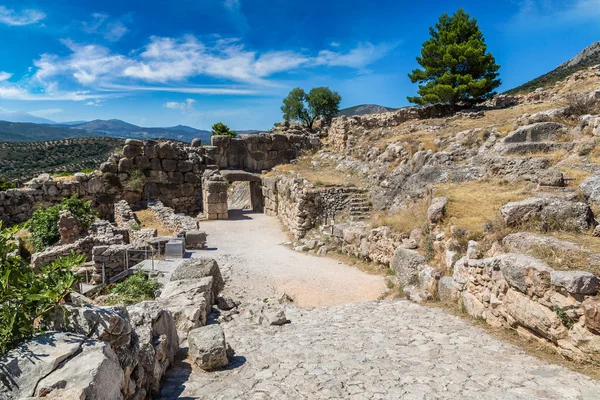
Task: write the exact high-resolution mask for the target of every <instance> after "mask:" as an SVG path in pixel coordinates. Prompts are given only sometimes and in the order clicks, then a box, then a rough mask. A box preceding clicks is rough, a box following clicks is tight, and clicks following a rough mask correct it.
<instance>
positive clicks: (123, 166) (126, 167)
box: [118, 158, 133, 172]
mask: <svg viewBox="0 0 600 400" xmlns="http://www.w3.org/2000/svg"><path fill="white" fill-rule="evenodd" d="M132 168H133V162H132V161H131V159H129V158H121V159H120V160H119V166H118V170H119V172H129V171H130V170H131V169H132Z"/></svg>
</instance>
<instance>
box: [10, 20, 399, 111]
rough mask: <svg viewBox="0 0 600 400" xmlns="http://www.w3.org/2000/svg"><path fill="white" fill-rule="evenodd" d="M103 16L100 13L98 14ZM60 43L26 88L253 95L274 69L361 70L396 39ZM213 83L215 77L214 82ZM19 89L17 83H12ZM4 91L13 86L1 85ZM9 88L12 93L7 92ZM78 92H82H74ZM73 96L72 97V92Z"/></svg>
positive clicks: (269, 82)
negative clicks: (350, 43) (253, 45)
mask: <svg viewBox="0 0 600 400" xmlns="http://www.w3.org/2000/svg"><path fill="white" fill-rule="evenodd" d="M96 18H97V19H99V20H102V18H104V17H103V15H97V16H96ZM93 28H94V27H93V26H90V29H93ZM62 43H63V44H64V45H65V46H66V47H67V48H68V49H69V50H70V53H69V54H67V55H66V56H58V55H56V54H42V55H41V56H40V57H39V59H38V60H35V61H34V65H35V67H36V69H35V73H34V75H33V78H31V79H30V80H29V81H28V84H29V87H31V86H35V85H37V86H38V87H40V86H41V87H42V88H43V89H44V94H45V95H51V94H52V93H54V94H57V95H58V94H59V93H60V94H61V95H62V96H65V95H66V94H65V93H63V92H60V91H59V90H58V84H57V82H61V85H65V84H71V85H72V84H73V83H75V84H76V85H78V87H79V88H84V89H85V90H86V91H87V92H86V93H87V94H86V96H89V97H88V98H89V99H93V98H100V97H101V96H96V97H94V92H95V93H98V92H102V91H109V92H115V91H124V92H131V91H165V92H179V93H195V94H210V95H219V94H222V95H252V94H257V93H264V92H265V90H266V89H267V88H269V87H279V86H280V85H279V84H278V83H277V82H276V81H274V80H273V76H274V75H276V74H278V73H284V72H291V71H296V70H299V69H309V68H316V67H346V68H352V69H356V70H359V71H363V72H364V71H365V68H366V67H368V65H370V64H371V63H373V62H375V61H377V60H378V59H380V58H382V57H384V56H385V55H387V54H388V53H389V52H390V51H391V50H393V49H394V48H395V47H396V46H397V44H387V43H383V44H372V43H369V42H365V43H359V44H358V45H357V46H356V47H354V48H347V47H345V46H342V45H340V46H339V48H336V49H335V51H333V50H321V51H318V52H316V53H314V52H313V53H312V54H310V52H309V51H307V50H304V51H292V50H283V51H276V50H274V51H267V52H262V53H259V52H256V51H252V50H249V49H247V48H246V47H245V46H244V45H243V44H242V43H241V42H240V41H239V39H235V38H225V39H224V38H219V39H217V40H213V41H211V42H206V41H201V40H199V39H198V38H197V37H195V36H192V35H186V36H183V37H181V38H169V37H155V36H153V37H151V38H150V39H149V42H148V44H147V45H146V46H144V47H143V48H141V49H133V50H131V51H129V52H127V53H126V55H123V54H117V53H113V52H112V51H111V50H110V49H109V48H108V47H105V46H103V45H98V44H81V43H76V42H74V41H72V40H70V39H64V40H63V41H62ZM198 77H208V78H212V79H213V80H216V81H217V82H219V81H220V82H223V81H224V82H226V83H227V82H229V83H228V84H226V85H224V84H219V85H214V84H213V85H211V84H209V85H193V84H191V82H193V80H195V79H196V78H198ZM215 83H216V82H215ZM17 89H19V90H20V88H17ZM4 90H5V94H4V96H8V95H12V96H17V94H16V93H14V91H13V90H14V88H10V87H5V88H4ZM11 93H12V94H11ZM78 96H81V95H78ZM73 97H76V96H75V95H73Z"/></svg>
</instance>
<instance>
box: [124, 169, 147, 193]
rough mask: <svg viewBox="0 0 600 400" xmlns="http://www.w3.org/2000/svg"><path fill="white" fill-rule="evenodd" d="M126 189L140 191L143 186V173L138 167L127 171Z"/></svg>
mask: <svg viewBox="0 0 600 400" xmlns="http://www.w3.org/2000/svg"><path fill="white" fill-rule="evenodd" d="M125 187H126V189H128V190H132V191H134V192H141V191H142V189H143V188H144V174H143V173H142V171H140V170H139V169H133V170H131V171H129V179H127V183H126V184H125Z"/></svg>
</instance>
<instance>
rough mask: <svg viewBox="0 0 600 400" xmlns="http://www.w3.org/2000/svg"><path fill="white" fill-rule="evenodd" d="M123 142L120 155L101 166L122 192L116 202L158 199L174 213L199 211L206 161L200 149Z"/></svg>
mask: <svg viewBox="0 0 600 400" xmlns="http://www.w3.org/2000/svg"><path fill="white" fill-rule="evenodd" d="M125 143H126V144H125V147H124V148H123V154H122V155H116V156H113V157H112V158H111V159H109V161H108V162H106V163H104V164H102V165H101V167H100V170H101V171H102V172H103V173H104V175H108V176H109V177H110V178H111V179H112V180H113V182H114V184H115V185H116V186H118V187H119V188H120V189H121V190H120V193H119V195H120V196H119V199H121V198H122V199H124V200H125V201H127V203H129V204H141V203H142V202H145V201H148V200H154V199H159V200H161V201H162V202H163V203H164V204H165V205H167V206H169V207H172V208H173V209H175V211H176V212H186V213H195V212H198V211H200V208H201V203H202V202H201V196H202V194H201V188H200V186H201V179H200V178H201V176H202V173H203V172H204V170H205V168H206V162H207V160H206V159H205V153H206V151H205V149H204V148H203V147H190V146H186V145H185V144H183V143H179V142H156V141H153V140H147V141H141V140H131V139H130V140H127V141H126V142H125Z"/></svg>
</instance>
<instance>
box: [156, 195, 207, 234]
mask: <svg viewBox="0 0 600 400" xmlns="http://www.w3.org/2000/svg"><path fill="white" fill-rule="evenodd" d="M148 208H149V209H150V210H151V211H152V213H153V214H154V216H155V217H156V219H158V220H159V221H160V222H161V223H162V224H163V225H164V226H166V227H167V228H168V229H169V230H171V231H172V232H173V233H174V234H175V233H177V232H180V231H193V230H197V229H198V220H197V219H196V218H193V217H190V216H188V215H181V214H176V213H175V212H174V211H173V209H172V208H170V207H165V205H164V204H163V203H162V202H161V201H153V202H150V203H148Z"/></svg>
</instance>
